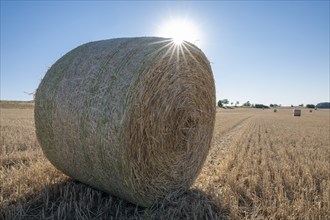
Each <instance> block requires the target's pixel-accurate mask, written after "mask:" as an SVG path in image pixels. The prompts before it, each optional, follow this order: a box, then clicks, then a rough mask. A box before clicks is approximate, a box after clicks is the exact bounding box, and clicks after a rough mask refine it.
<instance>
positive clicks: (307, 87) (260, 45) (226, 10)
mask: <svg viewBox="0 0 330 220" xmlns="http://www.w3.org/2000/svg"><path fill="white" fill-rule="evenodd" d="M177 18H184V19H186V20H189V21H190V22H191V23H193V24H195V25H196V26H197V27H198V30H199V32H200V39H198V42H196V43H198V46H199V47H200V48H201V49H202V50H203V51H204V53H205V54H206V56H207V57H208V58H209V60H210V61H211V62H212V64H211V66H212V70H213V74H214V78H215V83H216V90H217V99H224V98H227V99H229V101H230V102H231V101H233V102H236V101H239V102H240V103H243V102H246V101H250V102H251V103H262V104H267V105H269V104H270V103H277V104H282V105H291V104H294V105H298V104H301V103H304V104H308V103H312V104H317V103H318V102H323V101H330V97H329V96H330V95H329V94H330V91H329V87H330V86H329V81H330V79H329V74H330V73H329V59H330V58H329V1H265V2H264V1H217V2H215V1H209V2H205V1H200V2H198V1H191V2H189V1H185V2H151V1H145V2H137V1H131V2H128V1H126V2H110V1H109V2H108V1H93V2H92V1H81V2H79V1H71V2H65V1H59V2H56V1H45V2H40V1H13V2H12V1H1V100H31V99H32V98H33V97H32V96H31V95H27V94H25V93H24V92H34V91H35V90H36V88H37V87H38V84H39V82H40V80H41V79H42V77H43V76H44V75H45V73H46V71H47V69H48V68H49V67H50V66H51V65H52V64H53V63H54V62H55V61H56V60H57V59H59V58H60V57H61V56H63V55H64V54H65V53H67V52H68V51H70V50H71V49H73V48H75V47H77V46H79V45H81V44H83V43H86V42H90V41H97V40H102V39H109V38H118V37H137V36H157V35H158V33H159V29H161V28H162V26H163V25H164V23H166V22H168V21H170V20H171V19H172V20H173V19H177Z"/></svg>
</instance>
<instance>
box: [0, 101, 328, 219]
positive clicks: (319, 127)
mask: <svg viewBox="0 0 330 220" xmlns="http://www.w3.org/2000/svg"><path fill="white" fill-rule="evenodd" d="M329 120H330V112H329V110H317V111H313V112H312V113H310V112H309V111H308V110H307V109H302V116H301V117H293V116H292V110H291V109H281V108H280V109H278V111H277V112H276V113H274V112H273V111H271V110H257V109H243V108H237V109H234V110H224V109H221V110H218V112H217V118H216V125H215V126H216V127H215V132H214V138H213V144H212V148H211V151H210V154H209V156H208V159H207V162H206V163H205V166H204V168H203V170H202V172H201V174H200V175H199V177H198V178H197V180H196V182H195V184H194V186H193V187H192V189H191V190H190V191H188V192H187V193H186V194H184V195H183V196H181V197H179V198H166V199H165V200H162V201H159V202H158V203H156V204H154V205H153V206H152V207H151V208H140V207H136V206H135V205H132V204H130V203H127V202H126V201H124V200H121V199H119V198H116V197H113V196H111V195H108V194H106V193H102V192H100V191H97V190H95V189H92V188H90V187H88V186H86V185H83V184H81V183H78V182H76V181H74V180H72V179H70V178H69V177H67V176H65V175H64V174H62V173H61V172H59V171H57V170H56V169H55V168H54V167H53V166H52V165H51V164H50V163H49V162H48V161H47V159H46V158H45V157H44V156H43V154H42V151H41V148H40V147H39V145H38V143H37V141H36V137H35V129H34V119H33V109H31V108H27V109H18V108H16V109H10V108H2V109H1V137H0V179H1V182H0V190H1V196H0V213H1V214H0V218H4V219H20V218H34V219H47V218H49V219H64V218H67V219H75V218H76V219H92V218H97V219H99V218H103V219H105V218H107V219H110V218H121V219H123V218H124V219H125V218H130V219H138V218H140V219H141V218H142V219H161V218H165V219H180V218H181V219H182V218H183V219H228V218H229V219H242V218H248V219H260V218H266V219H270V218H272V219H329V218H330V204H329V201H330V173H329V170H330V133H329V129H330V125H329Z"/></svg>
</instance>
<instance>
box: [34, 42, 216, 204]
mask: <svg viewBox="0 0 330 220" xmlns="http://www.w3.org/2000/svg"><path fill="white" fill-rule="evenodd" d="M214 103H215V86H214V80H213V75H212V70H211V67H210V64H209V61H208V60H207V58H206V56H205V55H204V54H203V52H202V51H201V50H200V49H199V48H197V47H196V46H194V45H193V44H190V43H188V42H184V44H182V45H181V46H177V45H174V44H173V42H172V41H171V40H170V39H165V38H155V37H141V38H118V39H110V40H103V41H97V42H91V43H87V44H84V45H81V46H79V47H77V48H75V49H73V50H72V51H70V52H69V53H67V54H66V55H64V56H63V57H62V58H60V59H59V60H58V61H57V62H56V63H55V64H54V65H53V66H52V67H51V68H50V69H49V70H48V72H47V73H46V75H45V77H44V79H43V80H42V82H41V83H40V85H39V88H38V89H37V92H36V96H35V124H36V133H37V138H38V141H39V143H40V145H41V146H42V149H43V151H44V153H45V155H46V156H47V158H48V159H49V160H50V161H51V163H52V164H53V165H54V166H55V167H56V168H58V169H59V170H61V171H62V172H64V173H65V174H67V175H69V176H71V177H72V178H74V179H77V180H79V181H81V182H83V183H86V184H88V185H90V186H93V187H95V188H97V189H100V190H103V191H106V192H109V193H111V194H114V195H116V196H119V197H121V198H124V199H126V200H128V201H130V202H132V203H136V204H139V205H141V206H151V205H152V204H153V203H154V202H155V201H156V200H157V199H159V198H162V197H164V196H166V195H169V194H177V195H179V194H181V193H183V192H184V191H186V190H187V189H188V188H189V187H190V186H191V185H192V183H193V182H194V181H195V179H196V177H197V175H198V174H199V172H200V171H201V168H202V166H203V163H204V162H205V159H206V156H207V154H208V151H209V148H210V143H211V138H212V133H213V129H214V122H215V104H214Z"/></svg>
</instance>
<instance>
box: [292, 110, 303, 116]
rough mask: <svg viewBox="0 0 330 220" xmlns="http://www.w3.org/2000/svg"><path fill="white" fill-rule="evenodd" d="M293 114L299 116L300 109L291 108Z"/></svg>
mask: <svg viewBox="0 0 330 220" xmlns="http://www.w3.org/2000/svg"><path fill="white" fill-rule="evenodd" d="M293 116H301V110H300V109H293Z"/></svg>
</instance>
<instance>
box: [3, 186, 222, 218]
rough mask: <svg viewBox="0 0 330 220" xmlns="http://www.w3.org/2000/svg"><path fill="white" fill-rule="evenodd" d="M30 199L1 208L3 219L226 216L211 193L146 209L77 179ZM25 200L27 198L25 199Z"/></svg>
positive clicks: (195, 193)
mask: <svg viewBox="0 0 330 220" xmlns="http://www.w3.org/2000/svg"><path fill="white" fill-rule="evenodd" d="M27 197H29V198H31V199H30V200H29V202H25V203H24V202H23V203H19V202H18V203H17V204H14V205H12V206H8V207H6V208H5V209H4V210H2V211H1V210H0V212H1V213H0V219H226V217H225V216H228V215H224V214H223V213H221V210H220V208H219V207H218V206H216V205H215V202H214V201H212V200H211V196H209V195H207V194H205V193H204V192H203V191H201V190H197V189H193V190H189V191H188V192H186V193H185V194H183V195H181V196H178V197H176V196H168V197H167V198H165V199H162V200H159V201H157V202H156V203H155V204H154V205H153V206H152V207H150V208H143V207H139V206H137V205H134V204H132V203H129V202H127V201H125V200H122V199H120V198H118V197H115V196H112V195H110V194H107V193H104V192H101V191H99V190H96V189H93V188H91V187H89V186H86V185H84V184H82V183H80V182H77V181H74V180H68V181H66V182H62V183H60V184H53V185H50V186H48V187H45V188H44V189H43V190H42V191H41V192H40V193H39V194H37V195H30V196H27V195H24V198H25V199H26V198H27ZM25 199H24V200H25Z"/></svg>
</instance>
